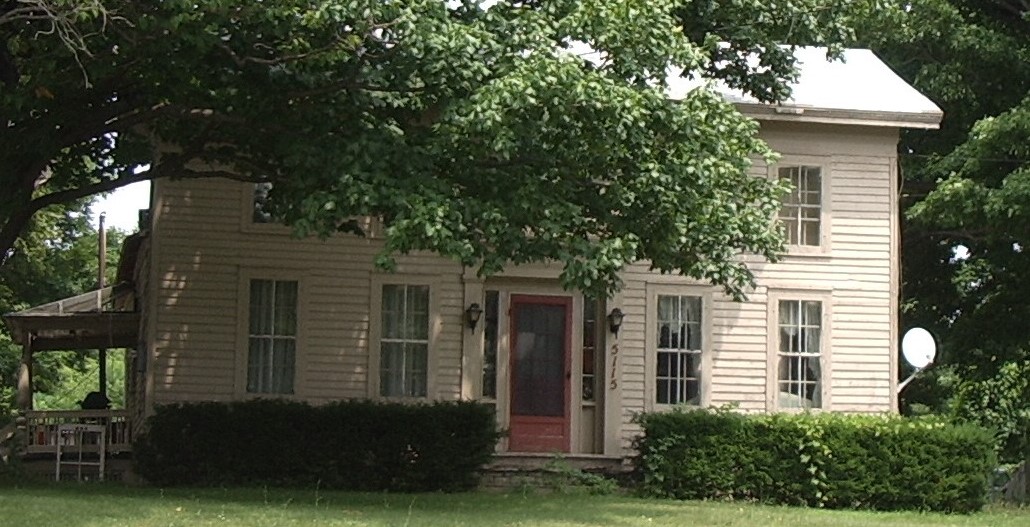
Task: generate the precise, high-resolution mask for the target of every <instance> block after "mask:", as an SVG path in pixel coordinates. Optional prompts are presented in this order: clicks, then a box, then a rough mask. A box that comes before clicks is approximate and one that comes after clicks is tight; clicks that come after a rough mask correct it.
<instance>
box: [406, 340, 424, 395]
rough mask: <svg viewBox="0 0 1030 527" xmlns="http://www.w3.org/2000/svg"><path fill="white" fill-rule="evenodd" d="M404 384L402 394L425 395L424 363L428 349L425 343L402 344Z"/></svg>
mask: <svg viewBox="0 0 1030 527" xmlns="http://www.w3.org/2000/svg"><path fill="white" fill-rule="evenodd" d="M404 355H405V357H404V366H405V385H404V395H406V396H408V397H425V396H426V380H427V379H426V373H427V372H428V370H427V368H426V365H427V360H428V356H429V354H428V350H427V346H426V345H425V344H414V343H408V344H405V345H404Z"/></svg>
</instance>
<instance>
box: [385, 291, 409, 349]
mask: <svg viewBox="0 0 1030 527" xmlns="http://www.w3.org/2000/svg"><path fill="white" fill-rule="evenodd" d="M403 309H404V288H403V286H397V285H384V286H383V338H390V339H398V338H403V335H402V334H401V314H402V313H403Z"/></svg>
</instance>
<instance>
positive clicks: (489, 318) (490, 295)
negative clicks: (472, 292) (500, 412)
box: [483, 291, 500, 399]
mask: <svg viewBox="0 0 1030 527" xmlns="http://www.w3.org/2000/svg"><path fill="white" fill-rule="evenodd" d="M499 313H500V295H499V293H498V292H497V291H487V292H486V313H485V316H486V324H485V326H484V328H483V397H486V398H489V399H493V398H496V397H497V346H498V345H499V342H498V333H497V332H498V330H499V324H500V317H499Z"/></svg>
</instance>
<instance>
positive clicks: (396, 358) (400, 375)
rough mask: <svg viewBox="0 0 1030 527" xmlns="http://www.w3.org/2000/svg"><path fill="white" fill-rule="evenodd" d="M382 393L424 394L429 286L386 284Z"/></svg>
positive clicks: (425, 387)
mask: <svg viewBox="0 0 1030 527" xmlns="http://www.w3.org/2000/svg"><path fill="white" fill-rule="evenodd" d="M382 294H383V296H382V299H383V301H382V313H381V316H382V326H381V332H382V334H381V336H380V342H379V345H380V347H379V350H380V354H379V395H382V396H384V397H425V396H426V393H427V384H428V374H429V368H428V363H429V286H427V285H397V284H384V285H383V290H382Z"/></svg>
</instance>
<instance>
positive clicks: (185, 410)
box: [133, 399, 499, 491]
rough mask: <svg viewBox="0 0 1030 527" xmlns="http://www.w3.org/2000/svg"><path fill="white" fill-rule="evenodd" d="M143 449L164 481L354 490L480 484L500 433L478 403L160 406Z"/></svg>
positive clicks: (147, 466)
mask: <svg viewBox="0 0 1030 527" xmlns="http://www.w3.org/2000/svg"><path fill="white" fill-rule="evenodd" d="M145 430H146V433H145V434H143V435H142V436H141V437H139V438H138V439H137V441H136V443H135V445H134V447H133V448H134V450H133V462H134V463H135V468H136V472H137V474H139V475H140V476H141V477H143V478H144V479H145V480H147V481H149V482H150V483H153V484H158V485H254V484H270V485H315V484H319V485H321V486H323V487H328V488H340V489H350V490H396V491H431V490H444V491H455V490H463V489H468V488H471V487H474V486H475V485H476V483H477V482H478V481H477V477H478V469H479V468H480V467H481V466H482V465H483V464H485V463H486V462H487V461H489V460H490V457H491V456H492V455H493V452H494V445H495V444H496V443H497V439H498V437H499V433H498V430H497V426H496V421H495V419H494V413H493V409H492V408H491V407H489V406H485V405H481V404H477V403H470V402H454V403H435V404H420V405H407V404H396V403H375V402H369V401H345V402H337V403H332V404H328V405H324V406H310V405H308V404H305V403H299V402H290V401H282V400H269V399H259V400H251V401H243V402H230V403H215V402H205V403H190V404H178V405H168V406H160V407H158V408H157V409H156V411H155V413H154V415H153V416H152V417H150V418H149V419H148V420H147V424H146V427H145Z"/></svg>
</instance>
